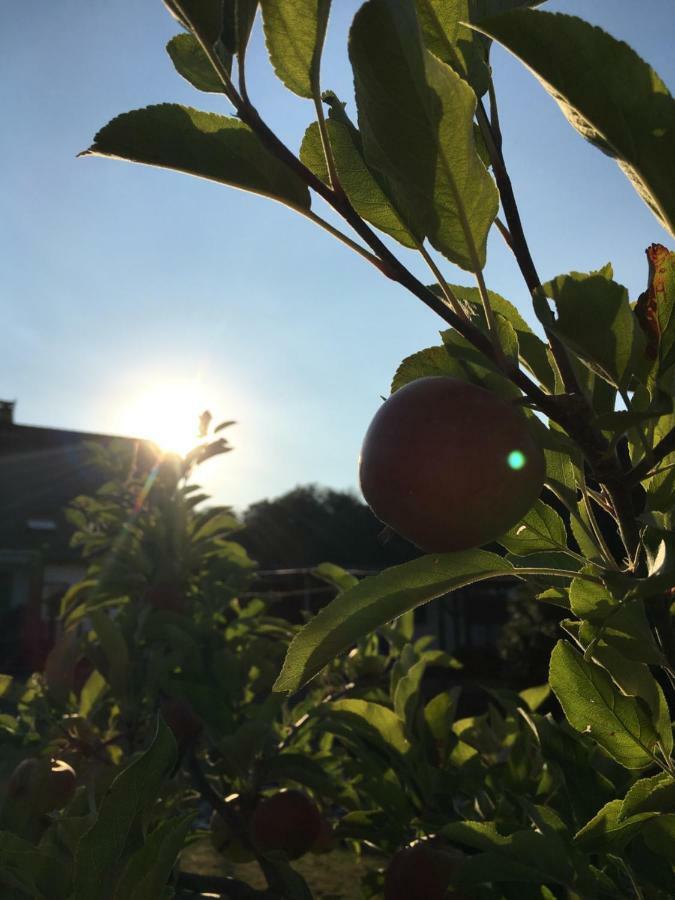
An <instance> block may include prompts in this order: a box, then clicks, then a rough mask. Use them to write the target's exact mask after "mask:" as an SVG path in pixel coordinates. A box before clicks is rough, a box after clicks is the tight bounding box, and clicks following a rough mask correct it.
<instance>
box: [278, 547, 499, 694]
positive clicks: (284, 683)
mask: <svg viewBox="0 0 675 900" xmlns="http://www.w3.org/2000/svg"><path fill="white" fill-rule="evenodd" d="M512 571H513V569H512V566H511V565H510V563H508V562H506V561H505V560H503V559H501V558H500V557H499V556H496V555H495V554H494V553H488V552H487V551H485V550H467V551H463V552H460V553H446V554H438V555H429V556H422V557H421V558H419V559H415V560H413V561H412V562H408V563H404V564H403V565H401V566H394V568H391V569H386V570H385V571H384V572H381V573H380V574H379V575H373V576H370V577H368V578H364V579H363V580H362V581H360V582H359V583H358V584H357V585H356V586H355V587H353V588H350V589H349V590H347V591H345V592H344V593H342V594H340V595H339V596H338V597H336V598H335V599H334V600H333V601H332V602H331V603H329V604H328V605H327V606H325V607H324V608H323V609H322V610H321V611H320V612H319V613H318V614H317V615H316V616H315V617H314V618H313V619H312V620H311V621H310V622H309V623H308V624H307V625H305V627H304V628H303V629H302V630H301V631H300V632H299V634H298V635H297V636H296V637H295V638H294V639H293V641H292V642H291V645H290V647H289V649H288V653H287V655H286V659H285V661H284V666H283V669H282V671H281V674H280V675H279V678H278V679H277V682H276V684H275V685H274V690H276V691H297V690H299V689H300V688H301V687H302V686H303V685H304V684H306V683H307V682H308V681H310V680H311V679H312V678H313V677H314V676H315V675H316V674H317V673H318V672H320V671H321V669H322V668H323V667H324V666H325V665H326V664H327V663H329V662H330V661H331V660H332V659H334V657H336V656H337V655H338V654H340V653H343V652H344V651H345V650H347V649H348V648H349V647H350V646H351V645H352V644H354V643H356V642H357V641H358V640H359V639H360V638H362V637H363V636H364V635H366V634H369V633H370V632H371V631H374V630H375V629H376V628H378V627H380V626H381V625H384V624H386V623H387V622H390V621H391V620H392V619H395V618H397V617H398V616H400V615H402V614H403V613H405V612H407V611H408V610H410V609H414V608H415V607H416V606H419V605H420V604H422V603H426V602H428V601H429V600H433V599H434V598H436V597H440V596H442V595H443V594H445V593H447V592H448V591H450V590H453V589H455V588H458V587H462V586H464V585H467V584H472V583H473V582H474V581H480V580H484V579H486V578H493V577H496V576H499V575H507V574H510V573H511V572H512Z"/></svg>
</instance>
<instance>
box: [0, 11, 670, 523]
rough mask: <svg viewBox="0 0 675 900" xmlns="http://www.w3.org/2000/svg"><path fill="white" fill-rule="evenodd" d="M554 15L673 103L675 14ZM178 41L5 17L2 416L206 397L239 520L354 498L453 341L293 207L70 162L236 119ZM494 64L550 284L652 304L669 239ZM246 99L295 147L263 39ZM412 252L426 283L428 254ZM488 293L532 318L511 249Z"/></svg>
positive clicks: (110, 164)
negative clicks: (138, 111)
mask: <svg viewBox="0 0 675 900" xmlns="http://www.w3.org/2000/svg"><path fill="white" fill-rule="evenodd" d="M359 5H360V4H359V3H358V2H356V0H333V12H332V20H331V28H330V33H329V39H328V42H327V47H326V52H325V55H324V64H323V79H322V81H323V86H324V87H325V88H332V89H334V90H335V91H336V92H337V93H338V95H340V96H341V97H342V98H343V99H348V100H349V108H348V111H349V112H350V113H351V114H352V116H354V117H355V113H354V108H353V99H352V86H351V74H350V71H349V67H348V61H347V55H346V38H347V31H348V27H349V23H350V21H351V19H352V17H353V14H354V12H355V10H356V9H357V8H358V6H359ZM547 9H549V10H552V11H561V12H567V13H571V14H575V15H582V16H584V17H586V18H589V19H590V20H591V21H593V22H594V23H595V24H598V25H601V26H602V27H604V28H606V29H607V30H608V31H611V32H612V33H613V34H614V35H615V36H617V37H619V38H622V39H624V40H626V41H628V42H629V43H631V44H632V46H633V47H634V48H635V49H636V50H637V51H638V52H639V53H640V54H641V55H642V56H643V57H644V58H646V59H647V60H648V61H649V62H650V63H651V64H652V65H653V66H654V68H655V69H656V70H657V72H658V73H659V74H660V75H661V77H662V78H663V79H664V80H665V82H666V83H667V84H668V85H669V86H670V88H671V90H672V89H673V87H674V86H675V56H674V55H673V52H672V35H673V28H674V26H675V9H674V7H673V0H643V2H641V3H636V2H634V0H593V2H592V3H588V2H583V0H555V2H550V3H548V4H547ZM176 31H177V29H176V27H175V23H174V22H173V20H172V19H171V18H170V16H169V15H168V13H167V12H166V11H165V9H164V6H163V4H162V3H161V2H160V0H142V2H139V0H114V2H111V0H58V2H53V0H22V2H21V3H4V4H1V5H0V60H1V61H2V62H1V63H0V66H1V67H2V70H3V71H2V78H1V79H0V103H1V105H2V113H3V115H2V127H1V128H0V161H1V164H0V204H1V205H0V209H1V210H2V215H1V217H0V312H1V318H0V323H1V324H0V398H1V399H17V400H18V407H17V420H18V421H20V422H22V423H26V424H40V425H46V426H55V427H64V428H75V429H82V430H88V431H103V432H107V431H111V432H116V433H119V432H123V431H128V430H129V429H132V430H134V431H136V432H137V433H138V432H139V431H142V430H143V428H142V425H141V424H139V421H138V413H137V406H138V400H139V397H140V396H142V395H144V394H146V393H147V391H149V390H154V389H156V387H157V385H161V384H163V383H164V384H166V383H167V382H168V383H171V384H176V385H177V388H176V390H177V391H179V390H180V386H181V385H183V384H185V383H192V381H193V380H194V379H195V378H197V379H198V381H199V384H201V386H202V387H201V388H200V391H201V393H200V402H201V400H202V398H203V404H202V405H204V406H209V407H210V408H211V409H212V411H213V412H214V415H215V416H216V417H218V418H228V419H230V418H232V419H236V420H238V423H239V424H238V425H237V426H236V427H235V428H233V429H231V431H230V432H229V435H230V438H231V440H232V442H233V444H234V445H235V447H236V452H234V453H231V454H229V455H228V456H226V457H224V458H221V459H219V460H217V461H216V460H214V461H212V462H209V463H207V464H206V465H205V467H204V470H203V472H202V477H201V479H200V480H201V481H202V483H203V484H204V485H205V486H206V487H208V488H209V489H210V490H212V491H214V492H215V494H216V496H217V497H218V498H219V499H220V500H221V501H223V502H228V503H231V504H234V505H235V506H236V507H238V508H241V507H243V506H245V505H247V504H248V503H250V502H253V501H255V500H257V499H261V498H263V497H270V496H276V495H278V494H280V493H282V492H284V491H285V490H288V489H290V488H292V487H293V486H295V485H296V484H300V483H307V482H318V483H320V484H324V485H330V486H333V487H337V488H350V487H355V486H356V467H357V459H358V453H359V448H360V444H361V440H362V436H363V434H364V432H365V430H366V428H367V426H368V423H369V421H370V419H371V417H372V416H373V414H374V412H375V411H376V409H377V407H378V405H379V404H380V402H381V401H380V395H386V394H387V393H388V388H389V384H390V380H391V376H392V374H393V372H394V370H395V368H396V366H397V365H398V363H399V361H400V360H401V359H402V358H403V357H404V356H407V355H409V354H410V353H413V352H415V351H416V350H418V349H421V348H423V347H426V346H430V345H432V344H434V343H438V330H439V328H441V327H442V323H441V321H440V320H439V319H437V318H436V317H435V316H434V315H433V314H432V313H431V312H430V311H428V310H427V309H426V308H425V307H424V306H423V305H422V304H421V303H420V302H419V301H418V300H416V299H415V298H413V297H412V295H410V294H407V293H406V292H405V291H404V290H403V289H402V288H399V287H397V286H396V285H394V284H392V283H391V282H388V281H387V280H386V279H385V278H383V277H382V276H381V275H380V274H379V273H378V272H377V271H375V269H373V268H372V267H370V266H369V265H368V264H367V263H366V262H365V261H364V260H362V259H361V258H360V257H358V256H356V255H355V254H353V253H351V251H349V250H348V249H347V248H346V247H344V246H343V245H341V244H338V243H337V242H336V241H335V240H334V239H333V238H331V237H330V236H329V235H327V234H326V233H325V232H323V231H319V230H318V229H316V227H315V226H313V225H312V224H311V223H310V222H308V221H306V220H305V219H303V218H301V217H299V216H297V215H295V214H293V213H292V212H290V211H288V210H287V209H286V208H285V207H283V206H281V205H279V204H275V203H273V202H271V201H268V200H265V199H263V198H259V197H255V196H253V195H250V194H245V193H242V192H239V191H234V190H231V189H228V188H224V187H220V186H217V185H214V184H211V183H208V182H205V181H200V180H197V179H193V178H189V177H187V176H184V175H179V174H176V173H171V172H164V171H160V170H157V169H150V168H146V167H141V166H131V165H128V164H125V163H121V162H116V161H109V160H102V159H80V160H77V159H76V158H75V157H76V154H77V153H78V151H80V150H83V149H85V148H86V147H88V146H89V145H90V143H91V142H92V139H93V136H94V134H95V132H96V131H97V130H98V129H99V128H100V127H101V126H102V125H104V124H105V123H106V122H107V121H108V120H109V119H110V118H112V117H113V116H114V115H116V114H118V113H120V112H124V111H127V110H129V109H135V108H138V107H142V106H146V105H148V104H151V103H158V102H163V101H175V102H180V103H186V104H189V105H192V106H196V107H198V108H201V109H212V110H215V111H219V112H223V113H225V114H227V113H228V112H229V110H228V108H227V104H226V101H225V100H224V99H222V98H220V97H216V96H214V95H206V94H200V93H198V92H196V91H194V90H193V89H192V88H191V87H190V86H189V85H188V84H187V83H186V82H184V81H183V80H182V79H181V78H180V77H179V76H178V75H177V74H176V73H175V71H174V70H173V67H172V65H171V62H170V60H169V58H168V56H167V55H166V53H165V52H164V46H165V44H166V42H167V40H168V39H169V38H170V37H171V36H172V35H173V34H174V33H176ZM492 61H493V66H494V69H495V77H496V84H497V91H498V96H499V98H500V103H501V119H502V125H503V130H504V133H505V153H506V158H507V162H508V164H509V167H510V170H511V175H512V180H513V182H514V185H515V188H516V192H517V196H518V198H519V202H520V207H521V213H522V216H523V219H524V223H525V228H526V232H527V235H528V237H529V241H530V245H531V249H532V252H533V256H534V258H535V261H536V264H537V266H538V269H539V272H540V275H541V276H542V278H550V277H552V276H554V275H557V274H559V273H562V272H566V271H569V270H570V269H576V270H579V271H587V270H589V269H592V268H597V267H598V266H600V265H602V264H604V263H605V262H607V261H611V262H612V263H613V264H614V269H615V277H616V278H617V280H619V281H621V282H623V283H624V284H626V285H627V286H628V288H629V289H630V293H631V297H632V298H633V299H635V297H636V296H637V294H638V293H639V292H640V291H641V290H643V289H644V284H645V278H646V272H647V268H646V261H645V257H644V249H645V248H646V247H647V246H648V245H649V244H650V243H652V242H654V241H657V242H662V243H669V239H668V236H667V235H666V234H665V232H664V231H663V230H662V229H661V228H660V227H659V225H658V224H657V223H656V220H655V219H654V218H653V216H652V215H651V213H650V212H649V211H648V210H647V208H646V207H645V206H644V205H643V204H642V202H641V201H640V200H639V198H638V197H637V195H636V194H635V193H634V192H633V189H632V188H631V186H630V185H629V183H628V181H627V180H626V178H625V177H624V176H623V174H622V173H621V172H620V171H619V169H618V168H617V166H616V165H615V164H614V163H613V162H612V161H611V160H610V159H608V158H606V157H604V156H603V155H602V154H601V153H599V152H598V151H597V150H595V149H594V148H592V147H591V146H590V145H588V144H586V143H585V142H584V141H583V140H582V139H581V138H580V137H579V136H578V135H577V134H576V132H574V131H573V130H572V129H571V127H570V126H569V125H568V124H567V122H566V121H565V120H564V118H563V116H562V114H561V113H560V111H559V110H558V108H557V106H556V104H555V103H554V102H553V101H552V100H551V99H550V98H549V97H548V95H547V94H546V93H545V92H544V90H543V89H542V88H541V87H540V86H539V85H538V84H537V83H536V81H535V80H534V79H533V78H532V76H531V75H530V74H529V73H528V72H526V71H525V70H524V69H523V68H522V67H521V66H520V64H518V63H517V62H516V61H515V60H513V59H512V58H510V57H509V56H508V55H507V54H506V53H505V52H504V51H503V50H501V49H500V48H499V47H495V48H493V56H492ZM248 81H249V91H250V93H251V95H252V99H253V100H254V102H255V103H256V105H257V106H258V108H259V110H260V111H261V113H262V114H263V115H264V117H265V118H267V120H268V121H269V123H270V124H271V125H272V126H273V127H274V128H275V129H277V130H278V132H279V133H280V135H281V136H282V137H283V139H284V140H285V141H287V142H288V143H289V144H290V145H291V146H293V147H294V148H297V147H299V144H300V140H301V137H302V134H303V132H304V129H305V127H306V126H307V125H308V124H309V123H310V121H312V119H313V115H312V112H313V110H312V104H311V103H310V102H309V101H303V100H301V99H300V98H297V97H295V96H294V95H291V94H289V93H288V92H286V91H285V90H284V89H283V88H282V87H281V86H280V85H279V84H278V82H276V80H275V78H274V75H273V73H272V71H271V68H270V66H269V63H268V62H267V59H266V54H265V49H264V44H263V41H262V38H261V34H260V25H259V23H258V25H257V26H256V33H255V35H254V38H253V41H252V45H251V49H250V51H249V63H248ZM320 205H321V202H320V201H316V208H317V209H318V208H319V206H320ZM319 211H321V210H319ZM670 243H672V241H670ZM397 252H400V253H401V254H402V256H403V258H404V259H405V261H406V263H407V264H408V265H409V267H410V268H412V269H413V270H414V271H415V272H417V273H418V274H419V275H421V276H423V277H424V278H425V279H427V275H426V274H425V273H426V269H425V267H424V265H423V264H422V263H421V261H418V259H417V258H416V257H415V255H414V254H412V253H410V252H409V251H405V250H403V249H401V250H400V251H397ZM443 269H444V272H445V274H446V277H447V278H448V280H450V281H455V282H460V283H467V284H469V283H471V281H470V276H469V275H468V274H467V273H465V272H462V271H461V270H457V269H455V268H454V267H453V266H452V265H450V264H449V263H447V264H444V265H443ZM486 277H487V282H488V286H489V287H491V288H492V289H493V290H496V291H498V292H499V293H501V294H503V295H504V296H505V297H507V298H509V299H510V300H512V301H513V302H514V303H515V304H516V305H517V306H518V307H519V308H520V310H521V312H522V313H523V315H525V316H526V318H528V320H530V321H532V315H531V313H530V310H529V305H528V295H527V291H526V289H525V287H524V284H523V283H522V281H521V279H520V276H519V273H518V271H517V268H516V266H515V264H514V262H513V260H512V258H511V257H510V255H509V253H508V252H507V251H506V249H505V247H504V246H503V244H502V242H501V239H500V238H499V236H498V235H497V234H496V233H494V234H493V235H492V237H491V239H490V243H489V250H488V266H487V271H486ZM427 280H428V279H427ZM134 410H136V412H134ZM134 416H135V418H134ZM148 427H149V426H148ZM209 467H210V468H209Z"/></svg>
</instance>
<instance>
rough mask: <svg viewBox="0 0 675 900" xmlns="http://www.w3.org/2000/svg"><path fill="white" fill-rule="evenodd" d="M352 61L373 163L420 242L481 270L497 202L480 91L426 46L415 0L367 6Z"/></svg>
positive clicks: (371, 1) (355, 31) (383, 0)
mask: <svg viewBox="0 0 675 900" xmlns="http://www.w3.org/2000/svg"><path fill="white" fill-rule="evenodd" d="M349 56H350V60H351V63H352V68H353V70H354V87H355V92H356V101H357V107H358V116H359V130H360V132H361V136H362V140H363V149H364V154H365V159H366V161H367V163H368V166H369V167H370V168H372V169H374V170H376V171H378V172H379V173H380V174H381V175H382V177H383V178H384V179H385V182H386V184H387V191H386V193H387V196H389V197H391V198H392V199H393V201H394V205H395V206H396V208H397V209H398V210H399V211H400V212H401V215H402V218H403V219H404V221H405V222H406V223H409V224H410V227H411V228H412V230H413V232H414V233H415V236H416V237H417V239H418V240H422V239H423V238H424V237H428V238H429V240H430V242H431V244H432V245H433V246H434V247H435V248H436V249H437V250H439V251H440V252H441V253H443V254H444V255H445V256H446V257H447V258H448V259H449V260H451V261H452V262H455V263H457V264H458V265H460V266H462V267H463V268H465V269H468V270H470V271H476V270H477V269H479V268H481V269H482V268H483V266H484V265H485V254H486V241H487V234H488V231H489V229H490V226H491V225H492V222H493V221H494V218H495V216H496V214H497V208H498V203H499V200H498V194H497V188H496V187H495V184H494V182H493V180H492V178H491V176H490V175H489V173H488V171H487V169H486V168H485V166H484V165H483V163H482V162H481V160H480V157H479V156H478V152H477V150H476V144H475V139H474V134H473V115H474V111H475V108H476V97H475V94H474V92H473V91H472V90H471V88H470V87H469V86H468V84H466V82H465V81H463V80H462V79H461V78H460V77H459V75H457V74H456V73H455V72H453V70H452V69H450V68H449V67H448V66H447V65H445V63H443V62H441V61H440V60H439V59H438V58H437V57H435V56H433V55H432V54H431V53H429V51H427V50H425V48H424V47H423V44H422V40H421V34H420V29H419V24H418V22H417V16H416V14H415V8H414V3H413V0H368V2H367V3H365V4H364V5H363V6H362V7H361V9H360V10H359V11H358V13H357V14H356V17H355V19H354V23H353V25H352V29H351V32H350V41H349Z"/></svg>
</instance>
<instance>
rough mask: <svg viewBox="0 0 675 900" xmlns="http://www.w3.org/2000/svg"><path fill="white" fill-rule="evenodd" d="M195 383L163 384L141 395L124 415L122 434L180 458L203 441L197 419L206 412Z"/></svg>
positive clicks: (201, 392) (205, 402)
mask: <svg viewBox="0 0 675 900" xmlns="http://www.w3.org/2000/svg"><path fill="white" fill-rule="evenodd" d="M209 408H210V407H209V403H208V398H207V397H206V396H205V391H204V387H203V385H201V384H200V383H199V382H198V381H196V380H195V381H194V382H188V381H170V380H163V381H161V382H158V383H157V384H155V385H154V386H152V387H150V388H148V389H147V390H145V391H144V392H143V393H141V394H140V395H139V396H138V397H137V398H136V399H135V400H134V401H133V402H132V403H130V405H129V407H128V409H127V410H126V411H125V416H124V418H125V420H126V423H127V424H126V431H127V432H128V433H129V434H133V435H136V436H138V437H141V438H146V439H147V440H151V441H153V442H154V443H155V444H157V446H158V447H159V448H160V449H161V450H164V451H166V452H168V453H178V454H179V455H180V456H184V455H185V454H186V453H187V452H188V451H189V450H191V449H192V448H193V447H196V446H197V444H199V443H201V442H202V441H203V438H200V437H199V416H200V415H201V413H203V412H204V410H206V409H209Z"/></svg>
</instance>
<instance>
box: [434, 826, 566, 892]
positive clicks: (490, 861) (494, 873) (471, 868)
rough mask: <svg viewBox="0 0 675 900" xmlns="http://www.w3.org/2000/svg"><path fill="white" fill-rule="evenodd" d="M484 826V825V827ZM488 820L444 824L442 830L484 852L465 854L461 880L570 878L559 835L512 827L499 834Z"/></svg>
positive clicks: (563, 881) (537, 881) (557, 880)
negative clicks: (505, 833)
mask: <svg viewBox="0 0 675 900" xmlns="http://www.w3.org/2000/svg"><path fill="white" fill-rule="evenodd" d="M486 826H487V827H486ZM490 826H492V823H478V822H457V823H453V824H451V825H446V826H445V827H444V828H443V829H442V834H444V835H445V836H446V837H448V838H450V840H452V841H458V842H459V843H465V844H467V845H468V846H470V847H474V848H476V849H479V848H478V846H477V845H479V844H480V845H482V846H481V847H480V849H482V850H483V851H484V852H481V853H476V854H473V855H471V856H469V857H468V858H467V859H466V860H465V861H464V863H463V864H462V867H461V871H460V882H461V884H467V885H473V884H484V883H485V882H487V881H498V882H501V881H507V882H508V881H516V882H524V883H525V884H540V883H541V882H542V881H553V882H555V883H557V884H569V883H571V882H572V881H573V880H574V868H573V865H572V861H571V857H572V855H573V854H572V848H571V846H570V845H569V843H568V841H566V840H565V839H564V838H563V837H562V836H561V835H559V834H557V833H555V832H553V831H548V832H546V833H545V834H543V833H541V832H535V831H526V830H523V831H515V832H514V833H513V834H510V835H508V836H503V835H500V834H499V833H498V832H497V831H496V829H495V828H494V826H492V827H490Z"/></svg>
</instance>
